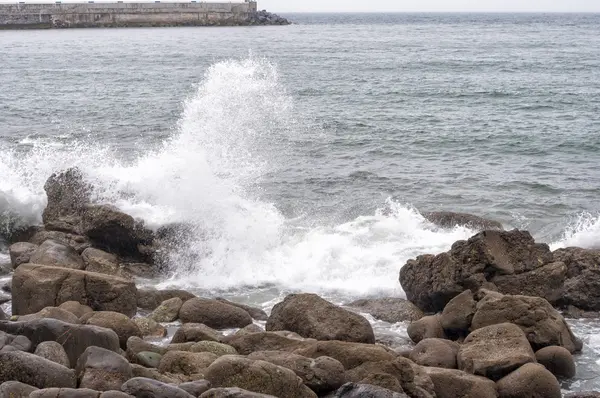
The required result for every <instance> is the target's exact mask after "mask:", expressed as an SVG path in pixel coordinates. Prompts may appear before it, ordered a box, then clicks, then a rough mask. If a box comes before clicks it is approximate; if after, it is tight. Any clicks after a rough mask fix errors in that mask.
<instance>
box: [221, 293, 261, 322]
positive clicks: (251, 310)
mask: <svg viewBox="0 0 600 398" xmlns="http://www.w3.org/2000/svg"><path fill="white" fill-rule="evenodd" d="M217 300H218V301H220V302H222V303H225V304H229V305H233V306H234V307H238V308H241V309H243V310H244V311H246V312H247V313H248V314H250V316H251V317H252V319H256V320H257V321H266V320H267V319H269V316H268V315H267V313H266V312H264V311H263V310H261V309H260V308H255V307H251V306H249V305H245V304H240V303H235V302H233V301H229V300H226V299H224V298H221V297H218V298H217Z"/></svg>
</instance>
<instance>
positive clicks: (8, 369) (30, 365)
mask: <svg viewBox="0 0 600 398" xmlns="http://www.w3.org/2000/svg"><path fill="white" fill-rule="evenodd" d="M11 380H12V381H20V382H21V383H25V384H29V385H30V386H34V387H38V388H46V387H67V388H75V387H76V386H77V380H76V378H75V372H73V370H71V369H69V368H67V367H64V366H62V365H59V364H57V363H55V362H52V361H49V360H47V359H45V358H41V357H38V356H36V355H34V354H29V353H27V352H22V351H11V352H0V383H4V382H5V381H11Z"/></svg>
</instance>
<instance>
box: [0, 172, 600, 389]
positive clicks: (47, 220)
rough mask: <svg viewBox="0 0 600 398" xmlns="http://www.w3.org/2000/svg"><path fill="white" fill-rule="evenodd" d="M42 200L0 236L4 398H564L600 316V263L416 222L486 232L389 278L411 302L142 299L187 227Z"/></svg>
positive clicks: (57, 190) (63, 179)
mask: <svg viewBox="0 0 600 398" xmlns="http://www.w3.org/2000/svg"><path fill="white" fill-rule="evenodd" d="M45 190H46V193H47V196H48V205H47V207H46V209H45V211H44V214H43V226H31V227H27V228H22V229H20V230H16V231H12V232H11V234H9V235H7V237H6V238H7V239H9V240H10V243H11V245H10V247H9V253H10V264H4V265H3V266H1V267H0V270H4V272H5V273H7V274H8V275H10V276H11V279H10V280H9V282H8V283H6V285H5V286H2V291H3V294H2V295H0V298H2V302H5V303H7V302H10V303H11V307H12V314H5V313H4V312H3V311H2V310H0V398H4V397H7V398H8V397H11V398H16V397H56V398H58V397H65V398H66V397H70V398H71V397H82V398H83V397H86V398H87V397H94V398H98V397H102V398H117V397H138V398H142V397H144V398H147V397H156V398H163V397H164V398H166V397H181V398H190V397H202V398H209V397H279V398H294V397H302V398H304V397H307V398H308V397H329V398H358V397H366V398H368V397H382V398H386V397H389V398H402V397H404V398H406V397H410V398H434V397H437V398H455V397H462V398H487V397H500V398H526V397H540V398H542V397H543V398H554V397H556V398H559V397H561V396H562V394H561V388H560V384H559V381H560V380H568V379H570V378H573V377H575V376H576V371H577V370H576V367H575V361H574V355H577V354H578V353H579V352H580V351H581V350H582V342H581V340H580V339H579V338H578V337H577V336H575V335H574V333H573V332H572V331H571V329H570V327H569V325H568V324H567V322H566V321H565V316H567V317H568V316H582V315H586V316H591V317H595V316H597V315H596V312H595V311H600V251H594V250H586V249H581V248H567V249H561V250H557V251H554V252H552V251H550V249H549V247H548V246H547V245H545V244H540V243H536V242H535V241H534V240H533V238H532V237H531V235H530V234H529V233H528V232H526V231H519V230H513V231H504V230H502V226H501V225H500V224H498V223H495V222H492V221H489V220H484V219H480V218H478V217H475V216H471V215H465V214H457V213H429V214H427V215H426V217H427V218H428V219H429V220H430V221H431V222H434V223H439V224H441V225H446V224H463V225H464V224H468V225H472V226H475V227H477V228H480V229H482V232H480V233H478V234H476V235H474V236H473V237H471V238H470V239H468V240H466V241H458V242H456V243H455V244H454V245H453V246H452V248H451V249H450V250H449V251H448V252H445V253H441V254H431V255H424V256H419V257H417V258H416V259H414V260H410V261H408V262H407V264H405V265H404V266H403V267H400V266H401V265H402V264H399V269H400V268H401V270H400V278H399V279H400V283H401V285H402V287H403V289H404V291H405V292H406V294H407V298H408V300H405V299H402V298H381V299H364V300H357V301H354V302H352V303H347V304H346V305H344V306H338V305H335V304H333V303H330V302H328V301H327V300H325V299H323V298H321V297H319V296H317V295H315V294H292V295H289V296H287V297H286V298H285V299H284V300H283V301H282V302H280V303H278V304H276V305H275V306H274V307H273V308H272V310H271V312H270V314H267V313H265V312H264V311H263V310H261V309H259V308H253V307H249V306H247V305H243V304H239V303H234V302H232V301H228V300H225V299H222V298H205V297H197V296H196V295H194V294H193V293H191V292H187V291H184V290H173V289H171V290H156V289H149V288H142V287H141V285H140V283H139V281H142V280H145V279H152V278H157V277H159V276H160V275H163V274H164V273H166V272H168V267H167V265H168V263H167V261H165V259H166V257H165V256H166V255H167V254H168V252H169V250H171V249H172V248H173V247H174V245H176V242H177V240H178V237H180V236H182V235H184V234H185V233H186V232H185V231H186V226H184V225H172V226H169V227H163V228H161V229H159V230H158V231H152V230H150V229H148V228H147V227H146V226H145V225H144V224H143V223H142V222H141V221H138V220H135V219H133V218H132V217H131V216H129V215H127V214H125V213H123V212H121V211H120V210H118V209H116V208H114V207H111V206H108V205H103V204H98V203H94V202H93V200H92V198H94V193H93V189H92V187H90V186H89V185H87V184H86V183H85V182H84V179H83V178H82V175H81V173H80V172H79V171H78V170H77V169H70V170H67V171H65V172H63V173H60V174H55V175H53V176H52V177H51V178H50V179H49V180H48V181H47V182H46V185H45ZM142 314H143V315H144V316H142ZM365 314H369V316H371V317H373V318H375V319H381V320H383V321H386V322H392V323H396V322H409V323H410V324H409V326H408V329H407V333H408V336H409V337H410V339H411V340H412V342H413V343H414V344H413V345H412V346H411V347H410V348H409V349H406V347H401V346H398V345H394V343H393V342H386V341H382V340H381V339H377V338H376V336H375V333H374V331H373V327H372V325H371V323H370V322H369V321H368V320H367V319H366V318H365V316H364V315H365ZM169 328H170V329H173V328H174V329H175V330H171V333H168V329H169ZM165 336H169V338H170V340H169V341H168V342H167V343H165V344H159V343H157V342H158V341H161V339H162V340H164V339H165ZM568 396H569V397H571V398H575V397H596V396H600V393H594V392H587V393H574V394H569V395H568Z"/></svg>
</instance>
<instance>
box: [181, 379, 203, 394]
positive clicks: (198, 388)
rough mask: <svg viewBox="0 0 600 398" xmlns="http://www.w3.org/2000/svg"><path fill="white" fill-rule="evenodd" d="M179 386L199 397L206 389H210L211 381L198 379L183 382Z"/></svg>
mask: <svg viewBox="0 0 600 398" xmlns="http://www.w3.org/2000/svg"><path fill="white" fill-rule="evenodd" d="M178 387H179V388H181V389H182V390H185V391H187V392H189V393H190V394H192V395H193V396H194V397H199V396H200V395H202V394H203V393H205V392H206V391H208V390H210V382H209V381H208V380H196V381H190V382H186V383H181V384H180V385H179V386H178Z"/></svg>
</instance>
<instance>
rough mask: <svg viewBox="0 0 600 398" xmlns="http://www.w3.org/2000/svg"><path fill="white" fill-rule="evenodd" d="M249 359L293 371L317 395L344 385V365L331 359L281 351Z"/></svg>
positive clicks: (252, 356) (256, 355)
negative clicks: (312, 357) (313, 357)
mask: <svg viewBox="0 0 600 398" xmlns="http://www.w3.org/2000/svg"><path fill="white" fill-rule="evenodd" d="M248 359H253V360H261V361H266V362H270V363H272V364H275V365H278V366H282V367H284V368H287V369H290V370H291V371H293V372H294V373H295V374H296V376H298V377H300V378H301V379H302V381H303V382H304V384H305V385H306V386H307V387H308V388H310V389H311V390H313V391H314V392H316V393H317V394H322V393H327V392H329V391H333V390H335V389H337V388H339V387H340V386H341V385H342V384H344V365H342V364H341V363H340V362H339V361H338V360H336V359H333V358H329V357H318V358H315V359H311V358H307V357H303V356H302V355H297V354H292V353H287V352H281V351H259V352H254V353H252V354H250V355H248Z"/></svg>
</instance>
